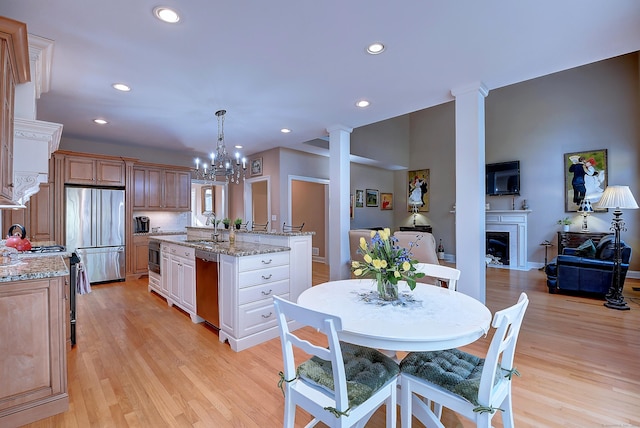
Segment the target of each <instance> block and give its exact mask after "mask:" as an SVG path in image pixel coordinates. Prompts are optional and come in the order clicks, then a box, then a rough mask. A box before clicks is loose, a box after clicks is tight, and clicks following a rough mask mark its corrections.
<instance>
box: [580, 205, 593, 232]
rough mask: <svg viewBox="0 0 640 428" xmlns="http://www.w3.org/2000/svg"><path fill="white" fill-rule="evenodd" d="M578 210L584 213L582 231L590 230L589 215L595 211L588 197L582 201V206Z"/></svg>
mask: <svg viewBox="0 0 640 428" xmlns="http://www.w3.org/2000/svg"><path fill="white" fill-rule="evenodd" d="M578 212H579V213H582V232H588V231H589V226H588V225H587V217H589V214H591V213H592V212H593V206H592V205H591V202H590V201H589V200H588V199H583V200H582V201H580V206H579V207H578Z"/></svg>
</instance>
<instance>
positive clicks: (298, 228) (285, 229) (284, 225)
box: [282, 222, 304, 232]
mask: <svg viewBox="0 0 640 428" xmlns="http://www.w3.org/2000/svg"><path fill="white" fill-rule="evenodd" d="M303 227H304V222H302V224H301V225H299V226H292V225H287V223H286V222H285V223H282V232H302V228H303Z"/></svg>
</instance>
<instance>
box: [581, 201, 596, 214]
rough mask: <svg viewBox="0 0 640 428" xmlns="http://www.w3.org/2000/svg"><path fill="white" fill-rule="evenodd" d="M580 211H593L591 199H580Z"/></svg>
mask: <svg viewBox="0 0 640 428" xmlns="http://www.w3.org/2000/svg"><path fill="white" fill-rule="evenodd" d="M578 212H581V213H592V212H593V206H592V205H591V201H589V200H588V199H583V200H582V201H580V206H579V207H578Z"/></svg>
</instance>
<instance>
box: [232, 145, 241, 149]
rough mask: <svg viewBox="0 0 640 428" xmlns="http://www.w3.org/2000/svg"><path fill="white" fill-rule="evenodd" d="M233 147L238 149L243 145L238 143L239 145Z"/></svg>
mask: <svg viewBox="0 0 640 428" xmlns="http://www.w3.org/2000/svg"><path fill="white" fill-rule="evenodd" d="M233 147H235V148H236V149H241V148H242V145H240V144H237V145H235V146H233Z"/></svg>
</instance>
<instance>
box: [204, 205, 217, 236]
mask: <svg viewBox="0 0 640 428" xmlns="http://www.w3.org/2000/svg"><path fill="white" fill-rule="evenodd" d="M211 217H213V222H212V221H211ZM211 223H213V234H212V235H211V238H212V240H213V241H214V242H218V220H217V219H216V213H214V212H213V211H211V214H209V215H208V216H207V221H206V222H205V226H208V225H210V224H211Z"/></svg>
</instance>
